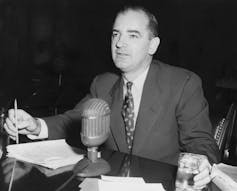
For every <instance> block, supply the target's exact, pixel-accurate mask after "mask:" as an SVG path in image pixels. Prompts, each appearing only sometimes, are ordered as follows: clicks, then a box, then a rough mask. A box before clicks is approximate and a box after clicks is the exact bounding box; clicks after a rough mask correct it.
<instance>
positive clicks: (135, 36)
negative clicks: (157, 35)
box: [129, 34, 138, 38]
mask: <svg viewBox="0 0 237 191" xmlns="http://www.w3.org/2000/svg"><path fill="white" fill-rule="evenodd" d="M129 37H130V38H138V36H137V35H136V34H130V35H129Z"/></svg>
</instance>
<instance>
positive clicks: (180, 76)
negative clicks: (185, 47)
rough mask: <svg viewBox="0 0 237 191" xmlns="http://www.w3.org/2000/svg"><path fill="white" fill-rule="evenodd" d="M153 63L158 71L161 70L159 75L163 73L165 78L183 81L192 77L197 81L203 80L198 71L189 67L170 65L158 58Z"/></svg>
mask: <svg viewBox="0 0 237 191" xmlns="http://www.w3.org/2000/svg"><path fill="white" fill-rule="evenodd" d="M153 63H154V66H155V67H156V69H157V71H159V75H161V76H162V77H163V78H166V79H167V78H169V79H173V80H174V81H183V80H187V79H190V78H192V79H194V80H195V81H200V80H201V79H200V77H199V76H198V75H197V74H196V73H194V72H192V71H190V70H188V69H185V68H182V67H179V66H173V65H169V64H166V63H163V62H161V61H158V60H155V61H154V62H153Z"/></svg>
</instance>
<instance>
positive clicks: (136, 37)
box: [111, 10, 151, 73]
mask: <svg viewBox="0 0 237 191" xmlns="http://www.w3.org/2000/svg"><path fill="white" fill-rule="evenodd" d="M150 42H151V38H150V31H149V29H148V18H147V16H146V15H145V14H144V13H143V12H142V11H133V10H129V11H127V12H124V13H120V14H119V15H118V16H117V17H116V19H115V22H114V26H113V31H112V39H111V51H112V58H113V61H114V63H115V65H116V67H117V68H119V69H120V70H121V71H122V72H124V73H134V72H135V73H136V72H137V71H139V70H141V68H144V67H146V66H147V65H148V64H149V63H150V60H151V55H150V54H149V49H150Z"/></svg>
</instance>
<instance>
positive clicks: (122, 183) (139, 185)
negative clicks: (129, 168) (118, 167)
mask: <svg viewBox="0 0 237 191" xmlns="http://www.w3.org/2000/svg"><path fill="white" fill-rule="evenodd" d="M79 187H80V188H81V191H111V190H113V191H121V190H122V191H131V190H137V191H164V188H163V186H162V184H161V183H145V181H144V179H143V178H142V177H115V176H101V179H97V178H86V179H85V180H84V181H83V182H82V183H81V184H80V185H79Z"/></svg>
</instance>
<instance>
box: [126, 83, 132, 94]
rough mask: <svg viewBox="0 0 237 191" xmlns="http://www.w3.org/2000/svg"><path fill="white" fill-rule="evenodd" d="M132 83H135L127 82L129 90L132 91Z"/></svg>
mask: <svg viewBox="0 0 237 191" xmlns="http://www.w3.org/2000/svg"><path fill="white" fill-rule="evenodd" d="M132 85H133V83H132V82H127V84H126V86H127V90H128V91H130V92H131V90H132Z"/></svg>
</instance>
